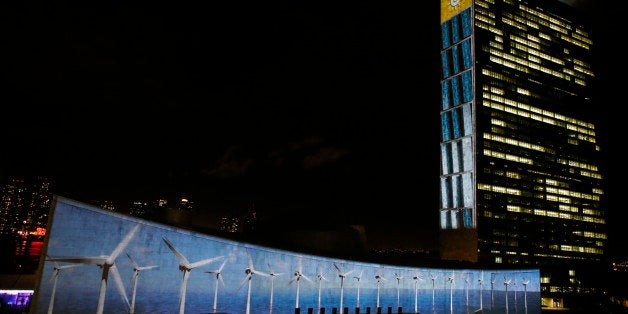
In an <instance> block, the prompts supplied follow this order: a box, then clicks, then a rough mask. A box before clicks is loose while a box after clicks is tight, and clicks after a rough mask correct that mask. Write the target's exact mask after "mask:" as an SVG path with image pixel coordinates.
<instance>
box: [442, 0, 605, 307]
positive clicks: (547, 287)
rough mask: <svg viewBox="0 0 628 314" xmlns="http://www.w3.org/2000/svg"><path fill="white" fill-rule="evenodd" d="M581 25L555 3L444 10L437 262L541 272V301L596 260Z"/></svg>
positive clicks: (595, 181)
mask: <svg viewBox="0 0 628 314" xmlns="http://www.w3.org/2000/svg"><path fill="white" fill-rule="evenodd" d="M581 23H584V24H581ZM587 23H588V20H587V19H583V18H582V16H581V15H580V14H579V12H578V11H577V10H575V9H574V8H572V7H569V6H567V5H565V4H563V3H559V2H555V1H532V0H530V1H528V0H441V38H442V41H441V67H442V76H441V92H442V97H441V128H442V132H441V134H442V137H441V145H440V148H441V175H440V182H441V189H440V190H441V200H440V228H441V233H440V240H441V257H442V258H443V259H450V260H462V261H473V262H481V263H489V264H503V265H530V266H533V267H539V266H540V267H541V272H542V273H541V275H542V276H544V277H543V278H542V284H543V290H542V292H543V294H544V295H545V296H548V295H551V294H553V293H555V292H565V291H574V289H580V288H574V287H576V286H577V285H578V284H579V283H580V280H579V278H578V272H577V271H576V270H577V267H578V266H577V265H584V264H586V263H592V262H599V261H602V258H603V254H604V253H605V252H604V251H605V248H606V245H607V239H606V231H605V224H606V221H605V211H604V208H603V205H602V204H603V202H602V198H603V190H602V188H601V187H602V175H601V173H600V171H599V169H598V166H599V162H600V158H601V157H600V147H599V146H598V144H597V143H596V129H595V125H594V122H595V120H594V116H593V115H592V113H593V112H594V110H595V107H594V105H593V101H592V99H591V96H592V93H593V90H592V86H593V84H594V80H595V75H594V71H593V68H592V47H593V46H592V45H593V41H592V39H591V27H590V25H589V24H587Z"/></svg>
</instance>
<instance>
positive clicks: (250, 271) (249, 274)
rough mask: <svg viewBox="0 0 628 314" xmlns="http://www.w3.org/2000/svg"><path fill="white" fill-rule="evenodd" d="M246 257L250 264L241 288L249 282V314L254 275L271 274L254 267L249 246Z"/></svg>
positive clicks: (247, 294)
mask: <svg viewBox="0 0 628 314" xmlns="http://www.w3.org/2000/svg"><path fill="white" fill-rule="evenodd" d="M246 258H247V260H248V263H249V266H248V267H247V268H245V269H244V273H245V274H246V277H244V280H243V281H242V284H241V285H240V288H242V286H243V285H244V284H245V283H248V288H247V291H246V314H249V313H250V312H251V279H252V278H253V275H260V276H264V277H268V276H270V275H269V274H267V273H264V272H261V271H259V270H256V269H255V268H254V267H253V259H252V258H251V253H250V252H249V248H246ZM238 289H239V288H238Z"/></svg>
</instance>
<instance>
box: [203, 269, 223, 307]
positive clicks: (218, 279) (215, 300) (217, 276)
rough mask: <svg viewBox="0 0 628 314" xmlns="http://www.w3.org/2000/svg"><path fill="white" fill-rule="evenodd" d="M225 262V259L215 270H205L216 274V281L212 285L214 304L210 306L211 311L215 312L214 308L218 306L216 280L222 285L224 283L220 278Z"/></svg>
mask: <svg viewBox="0 0 628 314" xmlns="http://www.w3.org/2000/svg"><path fill="white" fill-rule="evenodd" d="M226 264H227V259H225V260H224V261H223V262H222V264H220V267H218V269H216V270H210V271H206V273H208V274H214V275H215V276H216V283H215V285H214V305H213V306H212V311H213V312H214V313H216V308H217V307H218V282H220V283H222V285H223V287H224V285H225V281H224V280H223V279H222V270H223V268H225V265H226Z"/></svg>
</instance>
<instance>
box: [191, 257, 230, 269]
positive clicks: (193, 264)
mask: <svg viewBox="0 0 628 314" xmlns="http://www.w3.org/2000/svg"><path fill="white" fill-rule="evenodd" d="M221 258H222V256H218V257H214V258H208V259H204V260H202V261H198V262H195V263H192V264H190V265H189V266H190V269H194V268H196V267H200V266H203V265H206V264H209V263H211V262H214V261H217V260H219V259H221Z"/></svg>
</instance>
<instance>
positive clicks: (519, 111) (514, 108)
mask: <svg viewBox="0 0 628 314" xmlns="http://www.w3.org/2000/svg"><path fill="white" fill-rule="evenodd" d="M482 96H483V97H484V100H483V101H482V105H484V106H485V107H489V108H491V109H495V110H499V111H504V112H508V113H510V114H513V115H517V116H520V117H523V118H527V119H532V120H536V121H539V122H543V123H547V124H550V125H553V126H558V127H563V128H565V129H567V130H570V131H574V132H578V133H582V134H585V135H587V136H586V138H585V139H586V140H587V141H588V142H591V143H595V131H594V130H593V125H592V124H589V125H590V126H591V127H590V128H587V127H580V126H577V125H575V124H572V123H574V122H576V123H577V122H578V121H577V120H576V119H571V118H568V117H565V116H562V115H560V114H554V117H551V114H552V112H550V111H547V110H543V113H548V115H541V114H535V113H531V112H530V111H532V112H534V109H538V108H536V107H532V106H530V105H526V104H524V103H520V102H517V101H515V100H511V99H508V98H504V97H501V96H498V95H494V94H490V93H488V92H486V93H484V94H483V95H482ZM557 120H558V121H557ZM562 121H565V122H567V123H562Z"/></svg>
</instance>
